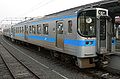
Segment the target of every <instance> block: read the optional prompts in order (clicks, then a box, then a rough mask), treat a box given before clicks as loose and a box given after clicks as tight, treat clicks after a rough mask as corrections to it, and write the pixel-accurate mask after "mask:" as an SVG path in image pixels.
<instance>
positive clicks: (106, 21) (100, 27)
mask: <svg viewBox="0 0 120 79" xmlns="http://www.w3.org/2000/svg"><path fill="white" fill-rule="evenodd" d="M111 28H112V24H111V21H110V18H108V17H105V16H101V17H100V18H99V19H98V21H97V29H96V30H97V51H98V52H99V53H101V54H103V53H108V52H111V47H112V42H111V41H112V36H111Z"/></svg>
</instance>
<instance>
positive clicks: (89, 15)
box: [78, 10, 96, 37]
mask: <svg viewBox="0 0 120 79" xmlns="http://www.w3.org/2000/svg"><path fill="white" fill-rule="evenodd" d="M95 26H96V10H89V11H84V12H81V13H80V14H78V32H79V34H80V35H82V36H86V37H95V35H96V30H95V28H96V27H95Z"/></svg>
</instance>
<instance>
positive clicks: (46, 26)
mask: <svg viewBox="0 0 120 79" xmlns="http://www.w3.org/2000/svg"><path fill="white" fill-rule="evenodd" d="M43 34H45V35H48V24H43Z"/></svg>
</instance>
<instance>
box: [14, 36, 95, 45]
mask: <svg viewBox="0 0 120 79" xmlns="http://www.w3.org/2000/svg"><path fill="white" fill-rule="evenodd" d="M16 36H19V37H22V36H24V35H23V34H16ZM27 38H29V39H34V40H41V41H47V42H53V43H54V42H56V39H55V38H50V37H47V36H33V35H29V36H27ZM64 44H66V45H71V46H95V45H96V41H95V40H72V39H64Z"/></svg>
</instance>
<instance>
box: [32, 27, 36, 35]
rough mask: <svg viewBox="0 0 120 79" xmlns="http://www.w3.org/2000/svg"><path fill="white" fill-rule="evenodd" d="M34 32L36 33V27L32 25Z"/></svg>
mask: <svg viewBox="0 0 120 79" xmlns="http://www.w3.org/2000/svg"><path fill="white" fill-rule="evenodd" d="M32 33H33V34H36V27H35V26H34V25H32Z"/></svg>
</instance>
